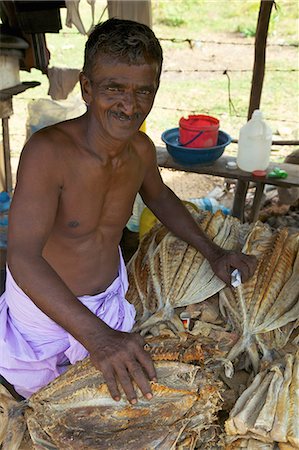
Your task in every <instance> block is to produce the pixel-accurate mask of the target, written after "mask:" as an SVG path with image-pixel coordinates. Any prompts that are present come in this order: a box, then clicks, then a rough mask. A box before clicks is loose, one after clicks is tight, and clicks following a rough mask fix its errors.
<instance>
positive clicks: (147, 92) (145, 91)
mask: <svg viewBox="0 0 299 450" xmlns="http://www.w3.org/2000/svg"><path fill="white" fill-rule="evenodd" d="M137 94H141V95H150V94H151V91H149V90H148V89H139V90H138V91H137Z"/></svg>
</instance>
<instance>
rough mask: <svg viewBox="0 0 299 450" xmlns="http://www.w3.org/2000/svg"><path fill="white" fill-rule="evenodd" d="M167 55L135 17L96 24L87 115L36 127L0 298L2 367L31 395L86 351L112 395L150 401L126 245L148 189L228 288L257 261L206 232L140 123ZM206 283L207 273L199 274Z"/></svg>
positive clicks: (13, 216)
mask: <svg viewBox="0 0 299 450" xmlns="http://www.w3.org/2000/svg"><path fill="white" fill-rule="evenodd" d="M161 66H162V50H161V47H160V44H159V42H158V40H157V39H156V37H155V36H154V34H153V32H152V31H151V30H150V28H148V27H147V26H145V25H142V24H138V23H136V22H131V21H126V20H118V19H109V20H108V21H107V22H105V23H103V24H100V25H98V26H96V27H95V29H94V31H93V32H92V34H91V35H90V37H89V39H88V41H87V44H86V49H85V61H84V68H83V72H82V73H81V77H80V82H81V89H82V96H83V99H84V100H85V102H86V104H87V105H88V106H87V112H86V113H85V114H84V115H83V116H81V117H78V118H76V119H73V120H69V121H66V122H62V123H59V124H57V125H54V126H51V127H48V128H45V129H43V130H41V131H39V132H37V133H35V134H34V135H33V136H32V138H31V139H30V140H29V141H28V143H27V144H26V145H25V147H24V150H23V152H22V155H21V158H20V164H19V169H18V177H17V185H16V189H15V193H14V198H13V202H12V206H11V211H10V226H9V237H8V240H9V245H8V269H7V285H6V292H5V293H4V294H3V296H2V298H1V301H0V373H1V374H2V375H3V376H4V377H5V378H6V379H7V380H8V381H9V382H10V383H11V384H13V385H14V387H15V389H16V391H17V392H18V393H19V394H21V395H23V396H29V395H30V394H31V393H32V392H34V391H36V390H38V389H39V388H40V387H42V386H43V385H45V384H47V383H48V382H49V381H51V380H52V379H53V378H55V377H56V376H57V375H59V374H60V373H61V372H62V371H63V370H65V366H66V365H67V364H69V363H74V362H76V361H78V360H79V359H83V358H84V357H85V356H86V355H87V354H88V353H89V354H90V356H91V360H92V362H93V364H94V365H95V366H96V367H97V368H98V369H100V370H101V371H102V373H103V375H104V377H105V380H106V382H107V385H108V388H109V390H110V393H111V395H112V397H113V398H114V399H115V400H118V399H119V398H120V392H119V388H118V382H119V383H120V384H121V385H122V388H123V390H124V392H125V394H126V396H127V398H128V400H129V401H130V402H131V403H132V404H134V403H136V401H137V399H136V392H135V390H134V387H133V384H132V380H134V381H135V382H136V384H137V385H138V386H139V388H140V389H141V391H142V393H143V394H144V396H145V397H146V398H148V399H150V398H151V397H152V394H151V389H150V383H149V380H154V379H155V378H156V374H155V369H154V365H153V363H152V360H151V358H150V356H149V355H148V353H146V352H145V351H144V349H143V339H142V338H141V337H140V336H139V335H137V334H134V333H129V331H130V330H131V329H132V326H133V323H134V315H135V312H134V308H133V307H132V305H130V304H129V303H128V302H127V301H126V300H125V293H126V290H127V279H126V270H125V266H124V263H123V260H122V256H121V254H120V250H119V242H120V239H121V236H122V230H123V229H124V227H125V225H126V223H127V221H128V219H129V217H130V214H131V211H132V207H133V203H134V199H135V196H136V193H137V192H139V193H140V194H141V196H142V198H143V201H144V202H145V204H146V205H147V206H148V207H149V208H150V209H151V210H152V211H153V213H154V214H155V215H156V216H157V217H158V218H159V219H160V221H161V222H163V223H164V224H165V225H166V226H167V227H168V228H169V229H170V230H171V231H172V232H173V233H175V234H176V235H177V236H179V237H181V238H182V239H184V240H186V241H187V242H188V243H190V244H191V245H193V246H194V247H195V248H197V249H198V250H199V251H201V252H202V253H203V255H204V256H205V257H206V258H207V259H208V260H209V262H210V264H211V266H212V268H213V270H214V271H215V273H216V274H217V275H218V276H219V277H220V278H221V279H222V280H224V281H225V282H226V283H227V284H229V283H230V275H231V271H232V270H233V269H235V268H238V269H239V270H240V272H241V274H242V280H243V281H245V280H247V279H248V278H249V277H250V276H251V275H252V274H253V271H254V268H255V259H254V258H253V257H250V256H246V255H242V254H241V253H234V252H228V251H224V250H223V249H221V248H220V247H218V246H217V245H215V244H214V243H213V242H211V241H210V240H209V239H208V237H207V236H206V235H205V234H204V233H203V232H201V231H200V230H199V228H198V226H197V224H196V223H195V222H194V221H193V219H192V217H191V215H190V214H189V213H188V211H187V210H186V209H185V208H184V206H183V205H182V203H181V201H180V200H179V199H178V198H177V197H176V195H175V194H174V193H173V192H172V191H171V190H170V189H169V188H167V187H166V186H165V185H164V184H163V182H162V179H161V177H160V173H159V169H158V168H157V163H156V153H155V147H154V145H153V143H152V142H151V140H150V139H149V138H148V137H147V136H146V135H145V134H144V133H142V132H140V131H139V127H140V125H141V124H142V122H143V121H144V119H145V118H146V116H147V115H148V113H149V112H150V110H151V108H152V105H153V102H154V98H155V95H156V92H157V89H158V86H159V79H160V73H161ZM198 282H199V283H200V280H198Z"/></svg>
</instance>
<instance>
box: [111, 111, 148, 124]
mask: <svg viewBox="0 0 299 450" xmlns="http://www.w3.org/2000/svg"><path fill="white" fill-rule="evenodd" d="M111 114H112V115H113V116H114V117H116V118H117V119H119V120H120V121H122V122H132V121H133V120H140V118H141V114H140V113H134V114H132V115H131V116H128V115H127V114H125V113H123V112H115V111H114V112H112V113H111Z"/></svg>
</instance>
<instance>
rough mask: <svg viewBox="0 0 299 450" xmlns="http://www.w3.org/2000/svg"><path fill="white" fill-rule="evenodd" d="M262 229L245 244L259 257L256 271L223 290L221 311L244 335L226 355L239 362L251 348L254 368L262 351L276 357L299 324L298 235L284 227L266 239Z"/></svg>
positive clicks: (256, 369)
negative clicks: (244, 280) (277, 351)
mask: <svg viewBox="0 0 299 450" xmlns="http://www.w3.org/2000/svg"><path fill="white" fill-rule="evenodd" d="M258 230H259V227H256V228H254V229H253V231H252V232H251V234H250V235H249V237H248V239H247V242H246V244H245V248H244V252H245V253H249V254H255V255H257V256H258V265H257V268H256V271H255V274H254V275H253V277H252V278H251V279H250V280H248V281H247V282H246V283H244V284H242V285H241V286H239V287H238V288H236V289H232V288H229V287H226V288H225V289H223V290H222V291H221V292H220V293H219V303H220V310H221V312H222V314H223V316H224V317H225V318H226V319H227V320H228V322H229V323H230V324H231V328H232V330H233V331H234V332H236V333H237V334H239V339H238V341H237V343H236V344H235V345H234V346H233V348H232V349H231V350H230V352H229V354H228V356H227V357H228V358H229V359H230V360H232V361H234V360H236V358H238V357H239V356H240V355H241V354H242V353H244V352H245V353H247V354H248V356H249V358H250V361H251V363H252V366H253V368H254V371H255V373H256V372H257V371H258V369H259V365H260V360H261V356H262V357H263V358H264V359H269V360H271V359H273V354H275V350H278V349H282V348H283V347H284V346H285V345H286V343H287V341H288V339H289V337H290V335H291V333H292V331H293V330H294V329H295V328H296V326H298V323H299V321H298V318H299V253H298V249H299V234H298V233H297V234H292V235H289V234H288V230H287V229H281V230H279V231H277V232H276V233H274V234H272V235H268V236H267V235H266V236H264V237H263V240H262V241H261V239H260V237H259V238H258V240H257V237H258Z"/></svg>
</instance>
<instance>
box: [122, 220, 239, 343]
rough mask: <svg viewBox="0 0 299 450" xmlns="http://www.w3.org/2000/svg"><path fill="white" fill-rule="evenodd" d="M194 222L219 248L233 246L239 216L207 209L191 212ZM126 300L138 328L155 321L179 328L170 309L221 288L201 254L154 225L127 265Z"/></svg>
mask: <svg viewBox="0 0 299 450" xmlns="http://www.w3.org/2000/svg"><path fill="white" fill-rule="evenodd" d="M195 219H196V220H197V222H198V225H199V226H200V227H201V228H202V229H203V230H204V231H205V232H206V233H207V235H208V236H209V237H210V238H211V239H212V240H213V241H214V242H215V243H217V244H218V245H220V246H221V247H223V248H225V249H228V250H231V249H235V248H236V247H237V246H238V244H239V240H238V237H239V226H240V223H239V221H238V220H237V219H235V218H233V217H231V216H224V215H223V214H222V213H221V212H220V211H218V212H217V213H215V214H214V215H212V214H210V213H207V212H206V211H204V212H201V213H198V214H197V215H195ZM128 274H129V286H130V287H129V291H128V293H127V299H128V300H129V301H130V302H131V303H133V304H134V306H135V308H136V310H137V324H136V331H141V332H142V334H145V333H146V332H147V331H149V330H150V329H151V328H152V327H153V326H154V325H157V324H158V323H162V322H163V323H167V324H168V326H169V327H170V328H171V329H173V330H174V331H175V330H176V331H182V323H181V321H180V320H179V318H178V317H177V315H176V314H175V311H174V309H175V308H177V307H183V306H187V305H190V304H192V303H198V302H201V301H203V300H205V299H207V298H209V297H211V296H212V295H214V294H215V293H217V292H219V291H220V290H221V289H222V288H223V287H224V282H223V281H222V280H220V279H219V278H218V277H217V276H216V275H215V274H214V272H213V271H212V269H211V266H210V264H209V263H208V261H207V260H206V259H205V258H204V256H203V255H202V254H201V253H200V252H198V251H196V250H195V249H194V248H193V247H191V246H190V245H188V244H187V243H186V242H184V241H182V240H181V239H179V238H177V237H176V236H174V235H173V234H172V233H170V232H169V231H168V230H167V229H166V228H165V227H164V226H162V225H157V226H156V227H155V228H154V229H153V230H152V231H151V232H150V233H148V234H147V235H146V236H145V237H144V239H143V240H142V241H141V244H140V246H139V249H138V251H137V252H136V253H135V255H134V256H133V258H132V259H131V260H130V262H129V264H128Z"/></svg>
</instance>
